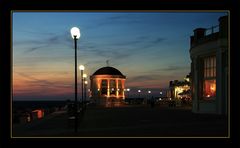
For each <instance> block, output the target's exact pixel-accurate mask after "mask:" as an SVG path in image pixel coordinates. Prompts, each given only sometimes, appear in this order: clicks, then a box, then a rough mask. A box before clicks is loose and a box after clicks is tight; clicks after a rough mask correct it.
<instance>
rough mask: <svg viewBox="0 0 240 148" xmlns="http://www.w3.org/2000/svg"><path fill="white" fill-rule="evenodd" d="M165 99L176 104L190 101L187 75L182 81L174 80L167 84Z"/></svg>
mask: <svg viewBox="0 0 240 148" xmlns="http://www.w3.org/2000/svg"><path fill="white" fill-rule="evenodd" d="M167 97H168V98H169V99H170V98H171V100H174V101H176V102H181V101H188V102H189V101H191V93H190V79H189V75H187V76H186V77H185V78H184V81H179V80H174V81H170V82H169V90H168V91H167Z"/></svg>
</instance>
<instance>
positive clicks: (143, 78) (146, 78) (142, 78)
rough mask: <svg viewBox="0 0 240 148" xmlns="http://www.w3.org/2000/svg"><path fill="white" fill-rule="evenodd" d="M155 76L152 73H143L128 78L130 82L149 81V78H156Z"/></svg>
mask: <svg viewBox="0 0 240 148" xmlns="http://www.w3.org/2000/svg"><path fill="white" fill-rule="evenodd" d="M154 77H155V76H151V75H142V76H135V77H131V78H128V82H141V81H149V80H155V79H156V78H154Z"/></svg>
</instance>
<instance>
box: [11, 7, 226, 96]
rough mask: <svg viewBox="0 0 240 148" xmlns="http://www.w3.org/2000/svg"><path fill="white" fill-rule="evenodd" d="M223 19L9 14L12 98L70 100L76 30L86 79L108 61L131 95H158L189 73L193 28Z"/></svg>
mask: <svg viewBox="0 0 240 148" xmlns="http://www.w3.org/2000/svg"><path fill="white" fill-rule="evenodd" d="M224 15H227V12H192V11H191V12H190V11H189V12H181V13H180V12H165V13H164V12H141V13H140V12H111V13H110V12H13V13H12V25H13V26H12V43H13V46H12V47H13V100H66V99H71V100H74V42H73V39H72V38H71V35H70V29H71V28H72V27H75V26H76V27H79V28H80V32H81V37H80V39H79V40H78V42H77V43H78V65H81V64H83V65H84V66H85V69H86V71H85V73H87V75H88V76H89V75H92V74H93V73H94V72H95V71H96V70H97V69H99V68H101V67H104V66H106V60H109V65H110V66H112V67H115V68H117V69H118V70H120V71H121V72H122V73H123V74H124V75H126V77H127V80H126V88H130V89H131V93H134V92H135V91H136V90H137V89H142V90H152V92H153V94H158V93H159V91H160V89H162V88H167V87H168V85H169V81H171V80H175V79H176V80H183V78H184V77H185V76H186V75H187V74H188V73H189V72H190V61H191V60H190V56H189V48H190V36H191V35H193V30H194V29H196V28H198V27H201V28H210V27H212V26H215V25H218V18H219V17H220V16H224ZM78 78H80V73H78ZM88 78H89V77H88ZM79 80H80V79H79ZM79 86H80V85H79ZM79 90H80V88H79Z"/></svg>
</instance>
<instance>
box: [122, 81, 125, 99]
mask: <svg viewBox="0 0 240 148" xmlns="http://www.w3.org/2000/svg"><path fill="white" fill-rule="evenodd" d="M121 81H122V97H123V98H125V92H124V89H125V81H124V80H123V79H122V80H121Z"/></svg>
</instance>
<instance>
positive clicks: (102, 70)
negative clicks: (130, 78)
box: [93, 66, 124, 76]
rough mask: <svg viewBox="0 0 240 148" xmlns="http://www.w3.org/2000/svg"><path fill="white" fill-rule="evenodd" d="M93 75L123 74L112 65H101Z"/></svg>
mask: <svg viewBox="0 0 240 148" xmlns="http://www.w3.org/2000/svg"><path fill="white" fill-rule="evenodd" d="M93 75H121V76H124V75H123V74H122V73H121V72H120V71H119V70H117V69H116V68H113V67H109V66H108V67H102V68H100V69H98V70H97V71H96V72H94V73H93Z"/></svg>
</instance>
